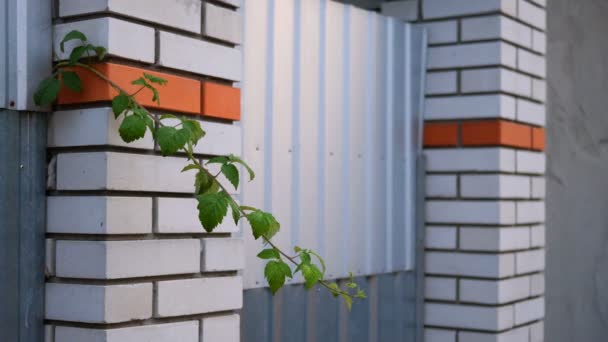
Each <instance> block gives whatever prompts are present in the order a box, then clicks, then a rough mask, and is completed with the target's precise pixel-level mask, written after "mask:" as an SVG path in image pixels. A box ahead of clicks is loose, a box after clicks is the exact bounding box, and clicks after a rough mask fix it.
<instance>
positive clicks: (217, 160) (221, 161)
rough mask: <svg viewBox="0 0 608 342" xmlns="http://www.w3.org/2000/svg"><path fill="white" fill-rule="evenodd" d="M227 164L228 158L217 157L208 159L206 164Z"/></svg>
mask: <svg viewBox="0 0 608 342" xmlns="http://www.w3.org/2000/svg"><path fill="white" fill-rule="evenodd" d="M227 162H228V157H224V156H218V157H213V158H211V159H209V160H208V161H207V163H206V164H226V163H227Z"/></svg>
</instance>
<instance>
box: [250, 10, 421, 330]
mask: <svg viewBox="0 0 608 342" xmlns="http://www.w3.org/2000/svg"><path fill="white" fill-rule="evenodd" d="M306 1H308V0H306ZM356 281H357V283H358V284H360V285H361V286H362V287H364V288H365V291H366V292H367V294H368V298H367V299H366V300H364V301H358V302H356V303H355V304H354V305H353V308H352V311H350V312H348V311H347V310H346V307H345V306H344V304H343V303H342V302H341V301H339V300H337V299H335V298H333V297H332V296H331V294H330V293H329V292H328V291H325V290H324V289H320V288H317V289H313V290H310V291H306V290H305V289H304V287H303V286H302V285H288V286H286V287H285V288H284V289H282V290H281V291H280V292H279V293H277V295H276V296H272V295H271V294H270V291H269V290H268V289H265V288H258V289H250V290H246V291H245V296H244V303H243V311H242V312H241V320H242V324H241V340H242V341H244V342H271V341H273V342H284V341H289V342H317V341H318V342H328V341H332V342H334V341H335V342H358V341H361V342H385V341H403V342H414V341H415V336H416V298H415V296H414V294H415V292H416V290H415V288H416V280H415V277H414V273H413V272H397V273H389V274H382V275H374V276H369V277H358V278H356Z"/></svg>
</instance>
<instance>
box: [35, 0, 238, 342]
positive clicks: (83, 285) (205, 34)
mask: <svg viewBox="0 0 608 342" xmlns="http://www.w3.org/2000/svg"><path fill="white" fill-rule="evenodd" d="M56 3H57V4H58V7H59V8H58V9H57V11H56V13H57V14H58V16H57V18H56V22H57V24H56V25H55V42H54V46H55V50H56V51H55V52H56V54H57V55H58V56H59V58H62V57H65V54H61V53H60V51H59V49H58V45H59V41H60V40H61V38H62V37H63V35H64V34H65V33H67V32H69V31H71V30H74V29H76V30H80V31H82V32H83V33H85V34H86V35H87V36H88V38H89V40H90V41H91V42H92V43H93V44H98V45H103V46H105V47H107V48H108V53H109V60H108V61H107V62H106V63H105V64H103V65H102V67H101V68H102V69H100V70H103V72H105V73H106V74H107V75H108V76H109V77H110V78H111V79H112V80H114V81H116V82H118V83H119V84H121V85H123V86H125V87H127V86H129V85H130V82H131V81H132V80H134V79H136V78H138V77H140V76H142V74H143V72H148V73H153V74H154V73H155V74H157V75H158V76H161V77H163V78H166V79H168V80H169V83H168V84H167V86H165V87H159V91H160V98H161V104H160V105H156V104H153V103H150V105H151V106H149V108H150V109H151V111H152V113H153V114H159V113H167V112H169V113H174V114H179V115H187V116H189V117H190V118H192V119H196V120H200V121H201V124H202V127H203V129H204V130H205V131H206V133H207V134H206V136H205V137H204V138H203V139H202V140H201V142H200V143H199V144H198V145H197V147H196V148H195V155H196V156H197V157H198V158H200V160H201V161H204V159H207V158H210V157H212V156H215V155H225V154H231V153H232V154H235V155H239V154H241V129H240V125H239V122H238V120H239V119H240V103H239V99H240V90H239V89H238V87H237V82H239V81H241V64H242V63H241V50H240V47H239V46H238V45H239V44H240V43H241V21H242V20H241V14H240V8H239V4H240V1H239V0H226V1H215V3H216V4H217V5H212V4H207V3H204V2H201V1H200V0H186V1H184V0H129V1H109V0H98V1H80V0H59V1H57V2H56ZM210 79H212V80H210ZM83 88H84V89H85V91H83V92H82V93H81V94H75V93H72V94H69V93H67V92H65V91H64V92H62V93H61V94H60V96H59V99H58V103H57V107H56V111H55V112H54V113H53V114H52V115H51V117H50V122H49V140H48V146H49V155H50V156H51V157H52V159H51V162H50V164H49V180H48V184H49V185H48V186H49V196H48V223H47V274H48V279H47V287H46V315H45V318H46V324H47V327H46V333H47V340H46V341H47V342H82V341H92V342H97V341H104V342H123V341H124V342H127V341H128V342H144V341H145V342H174V341H179V342H215V341H226V342H237V341H239V339H240V337H239V331H240V329H239V315H238V310H239V309H240V308H241V306H242V292H243V290H242V287H243V286H242V279H241V276H240V270H241V269H242V268H243V261H244V260H243V255H244V251H243V243H242V240H240V239H238V238H236V237H234V236H233V234H234V233H236V232H237V231H238V227H236V226H235V225H234V223H233V221H232V219H226V220H224V222H223V223H222V225H221V226H220V227H218V228H217V229H216V230H215V231H214V232H213V233H211V234H208V233H205V232H204V230H203V228H202V227H201V225H200V223H199V222H198V211H197V209H196V200H195V199H194V198H193V196H192V193H193V191H194V175H193V173H181V172H180V170H181V169H182V167H184V166H185V165H186V164H187V161H186V158H185V157H184V156H173V157H162V156H161V155H160V153H159V152H158V146H155V143H154V141H153V139H152V137H151V136H150V135H149V133H148V136H146V137H145V138H144V139H141V140H138V141H136V142H134V143H132V144H125V143H124V142H122V140H121V139H120V137H119V135H118V131H117V129H118V127H119V124H120V122H118V121H115V120H114V117H113V113H112V110H111V108H110V101H111V97H112V96H111V95H112V94H111V91H110V89H109V88H108V86H107V85H106V84H105V83H104V82H101V81H100V80H99V79H97V78H94V77H88V78H86V77H83ZM149 98H151V96H149V95H147V94H146V97H142V100H141V101H144V102H145V101H148V102H150V101H149ZM144 105H146V103H144ZM231 189H233V188H231ZM233 194H234V195H235V196H238V192H237V191H236V190H234V189H233Z"/></svg>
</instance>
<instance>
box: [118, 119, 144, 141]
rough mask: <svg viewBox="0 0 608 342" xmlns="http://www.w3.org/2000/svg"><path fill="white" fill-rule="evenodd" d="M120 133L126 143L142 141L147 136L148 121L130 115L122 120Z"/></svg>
mask: <svg viewBox="0 0 608 342" xmlns="http://www.w3.org/2000/svg"><path fill="white" fill-rule="evenodd" d="M118 133H119V134H120V137H121V138H122V140H124V142H126V143H130V142H133V141H135V140H137V139H141V138H143V137H144V135H145V134H146V121H145V120H144V119H143V118H142V117H140V116H137V115H129V116H127V117H125V118H124V119H123V120H122V123H121V124H120V128H118Z"/></svg>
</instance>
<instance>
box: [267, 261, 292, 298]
mask: <svg viewBox="0 0 608 342" xmlns="http://www.w3.org/2000/svg"><path fill="white" fill-rule="evenodd" d="M264 276H265V277H266V280H267V281H268V285H269V287H270V291H271V292H272V294H276V293H277V291H279V289H280V288H281V287H283V285H285V278H287V277H289V278H291V277H292V274H291V269H290V268H289V266H288V265H287V264H286V263H284V262H283V261H269V262H268V263H267V264H266V267H265V268H264Z"/></svg>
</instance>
